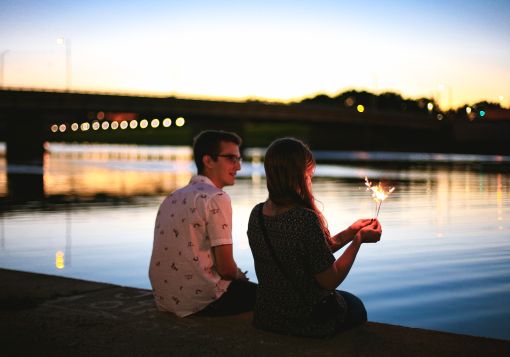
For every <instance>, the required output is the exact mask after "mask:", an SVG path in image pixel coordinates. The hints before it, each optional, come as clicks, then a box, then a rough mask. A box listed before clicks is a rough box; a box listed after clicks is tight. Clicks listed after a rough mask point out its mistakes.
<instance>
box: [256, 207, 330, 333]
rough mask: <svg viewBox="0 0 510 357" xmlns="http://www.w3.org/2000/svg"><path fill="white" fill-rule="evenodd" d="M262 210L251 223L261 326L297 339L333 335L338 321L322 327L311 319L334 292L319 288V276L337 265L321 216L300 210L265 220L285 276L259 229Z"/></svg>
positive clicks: (258, 209)
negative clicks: (318, 305)
mask: <svg viewBox="0 0 510 357" xmlns="http://www.w3.org/2000/svg"><path fill="white" fill-rule="evenodd" d="M262 207H263V205H262V204H260V205H257V206H255V207H254V209H253V210H252V212H251V215H250V220H249V224H248V239H249V243H250V247H251V250H252V253H253V258H254V261H255V270H256V273H257V278H258V282H259V287H258V291H257V302H256V306H255V312H254V324H255V326H257V327H259V328H262V329H266V330H272V331H276V332H280V333H287V334H293V335H305V336H324V335H329V334H332V333H333V332H334V330H335V317H334V316H332V317H331V319H328V320H326V321H320V322H318V321H314V320H313V319H312V317H311V307H312V305H313V304H314V303H315V302H317V301H319V300H320V299H321V298H322V297H323V296H325V295H326V294H327V293H328V291H327V290H325V289H323V288H321V287H320V286H319V285H318V284H317V282H316V281H315V278H314V275H315V274H317V273H320V272H322V271H324V270H326V269H328V268H329V267H330V266H331V264H332V263H333V262H334V260H335V258H334V256H333V254H332V253H331V250H330V248H329V246H328V245H327V243H326V237H325V235H324V233H323V231H322V229H321V225H320V221H319V218H318V217H317V214H316V213H315V212H313V211H312V210H309V209H306V208H300V207H295V208H291V209H289V210H288V211H286V212H284V213H281V214H278V215H276V216H265V215H264V216H263V221H264V225H265V228H266V231H267V235H268V237H267V238H268V239H269V241H270V244H271V246H272V247H273V250H274V253H275V254H276V256H277V258H278V260H279V261H280V263H281V265H283V269H285V272H284V273H283V272H282V271H281V269H280V268H279V266H278V265H277V263H276V262H275V260H274V258H273V256H272V254H271V251H270V249H269V248H268V247H267V245H266V242H265V240H264V236H263V233H262V232H263V231H262V229H261V227H260V224H259V212H260V210H261V209H262ZM290 279H291V280H292V281H291V280H290Z"/></svg>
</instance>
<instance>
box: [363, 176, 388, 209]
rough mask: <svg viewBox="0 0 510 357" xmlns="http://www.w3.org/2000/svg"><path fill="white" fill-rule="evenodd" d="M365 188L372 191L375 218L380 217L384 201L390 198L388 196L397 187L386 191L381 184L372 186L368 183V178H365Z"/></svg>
mask: <svg viewBox="0 0 510 357" xmlns="http://www.w3.org/2000/svg"><path fill="white" fill-rule="evenodd" d="M365 186H367V191H372V198H373V199H374V201H375V207H376V213H375V218H377V216H378V215H379V210H380V209H381V204H382V201H384V200H385V199H387V198H388V196H389V195H390V194H391V193H392V192H393V191H395V187H390V188H389V189H387V190H386V188H385V187H384V186H383V185H382V184H381V182H379V183H378V184H377V186H372V182H370V181H368V177H366V176H365Z"/></svg>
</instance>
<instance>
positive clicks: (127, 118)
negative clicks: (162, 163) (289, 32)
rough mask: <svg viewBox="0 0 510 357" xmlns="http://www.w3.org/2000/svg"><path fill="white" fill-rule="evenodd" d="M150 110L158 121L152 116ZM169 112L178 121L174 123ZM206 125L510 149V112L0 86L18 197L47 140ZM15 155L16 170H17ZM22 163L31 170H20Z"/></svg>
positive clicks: (164, 136)
mask: <svg viewBox="0 0 510 357" xmlns="http://www.w3.org/2000/svg"><path fill="white" fill-rule="evenodd" d="M155 118H159V119H158V120H157V125H152V126H150V125H149V124H153V123H154V120H155ZM165 118H166V120H165ZM176 118H180V120H181V122H180V125H182V124H183V123H185V126H184V127H181V128H178V127H176V124H179V121H178V120H176ZM172 120H173V121H172ZM144 121H145V124H144ZM144 126H145V127H146V129H143V127H144ZM89 128H91V129H90V130H89ZM94 129H96V130H94ZM204 129H223V130H231V131H235V132H237V133H239V134H240V135H241V136H242V137H243V139H244V142H245V147H250V146H252V147H253V146H267V145H268V144H269V143H270V142H271V141H272V140H273V139H274V138H276V137H281V136H296V137H299V138H301V139H303V140H304V141H306V142H307V143H309V144H310V146H311V147H312V149H316V150H365V151H415V152H444V153H448V152H450V153H452V152H457V153H479V154H510V145H508V139H507V138H508V137H510V121H500V122H491V123H489V122H472V123H471V122H466V121H459V120H441V121H440V120H438V118H437V117H436V115H435V114H434V115H432V114H430V115H426V114H421V115H420V114H414V115H411V114H405V113H388V112H378V111H373V110H372V111H371V110H367V111H365V112H362V113H360V112H357V111H355V110H353V108H340V107H332V106H314V105H310V104H281V103H264V102H228V101H214V100H193V99H179V98H174V97H167V98H164V97H142V96H128V95H112V94H98V93H75V92H50V91H31V90H19V89H17V90H12V89H11V90H6V89H0V140H3V141H5V143H6V159H7V168H8V170H7V176H8V177H7V179H8V189H9V192H10V195H11V196H13V197H17V198H18V199H21V200H24V198H25V197H26V198H27V199H30V198H33V197H39V196H40V197H43V196H44V193H43V187H42V186H43V181H42V175H43V167H42V163H43V155H44V142H45V141H89V142H111V143H118V142H126V143H140V144H166V145H189V144H190V143H191V140H192V138H193V136H194V135H195V134H197V133H198V132H199V131H201V130H204ZM20 164H21V165H22V166H23V170H22V172H18V171H17V170H18V168H19V167H20ZM27 165H28V166H27ZM27 167H28V168H29V169H28V172H31V173H32V174H30V175H27V174H25V173H26V172H27ZM33 173H36V175H34V174H33Z"/></svg>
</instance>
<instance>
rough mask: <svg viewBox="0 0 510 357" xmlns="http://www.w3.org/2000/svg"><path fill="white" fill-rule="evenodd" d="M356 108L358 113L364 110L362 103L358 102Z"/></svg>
mask: <svg viewBox="0 0 510 357" xmlns="http://www.w3.org/2000/svg"><path fill="white" fill-rule="evenodd" d="M356 109H357V110H358V112H360V113H363V112H364V111H365V107H364V106H363V105H362V104H358V106H357V107H356Z"/></svg>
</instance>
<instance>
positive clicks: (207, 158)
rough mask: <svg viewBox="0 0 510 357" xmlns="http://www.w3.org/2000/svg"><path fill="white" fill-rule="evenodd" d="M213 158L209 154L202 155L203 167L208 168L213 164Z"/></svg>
mask: <svg viewBox="0 0 510 357" xmlns="http://www.w3.org/2000/svg"><path fill="white" fill-rule="evenodd" d="M213 162H214V160H213V158H212V156H211V155H204V156H202V163H203V164H204V167H207V168H208V169H210V168H211V167H212V165H213Z"/></svg>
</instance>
